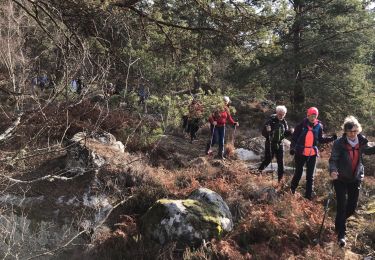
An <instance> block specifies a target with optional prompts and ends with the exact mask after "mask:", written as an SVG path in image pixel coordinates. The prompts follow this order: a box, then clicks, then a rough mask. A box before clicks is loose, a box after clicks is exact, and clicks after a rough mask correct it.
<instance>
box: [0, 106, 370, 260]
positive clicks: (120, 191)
mask: <svg viewBox="0 0 375 260" xmlns="http://www.w3.org/2000/svg"><path fill="white" fill-rule="evenodd" d="M82 107H84V109H86V110H87V111H89V109H87V106H84V105H83V106H82ZM86 110H85V111H86ZM53 111H54V110H53V109H51V113H50V114H47V116H50V115H53V114H54V113H53ZM87 113H89V114H88V116H87V117H90V116H91V114H95V111H94V112H92V111H89V112H87ZM76 114H77V115H82V113H81V112H80V111H77V112H76ZM250 116H251V115H250ZM87 117H85V118H84V119H83V118H80V117H79V116H77V117H76V118H75V121H74V120H72V122H74V125H72V127H71V128H72V130H71V131H72V132H73V133H74V132H76V131H77V129H78V130H79V129H80V128H85V127H87V124H88V123H87V122H88V121H87ZM118 118H126V115H123V116H122V115H120V116H119V115H117V116H113V117H111V118H109V119H108V121H109V122H104V123H105V124H106V125H108V126H110V127H112V126H113V124H110V122H112V121H111V120H118ZM39 120H42V119H40V118H36V119H35V118H32V119H29V121H28V122H29V123H30V122H31V123H33V124H32V125H27V126H24V127H21V128H20V131H21V132H18V133H17V135H18V136H22V135H24V136H27V135H28V134H30V135H31V133H32V132H33V131H32V130H33V129H34V128H36V127H37V126H38V125H40V123H38V122H39ZM54 120H55V121H54V122H59V120H61V119H60V118H58V117H56V118H55V119H54ZM125 121H126V120H123V122H125ZM116 122H117V121H116ZM8 123H9V120H8V121H7V120H5V119H4V120H3V127H2V129H4V128H5V127H4V125H6V124H8ZM55 124H56V127H57V126H58V123H55ZM57 129H60V130H59V131H64V128H61V127H60V128H57ZM61 129H62V130H61ZM109 131H110V132H112V133H113V134H114V135H115V136H116V133H118V132H117V129H112V128H111V129H109ZM68 134H69V131H68ZM247 134H248V132H247V131H245V129H244V130H242V129H241V128H239V129H237V131H236V136H235V139H236V140H235V144H236V146H237V148H238V146H239V144H240V143H241V141H242V140H243V139H246V136H247ZM209 136H210V133H209V130H208V127H207V126H206V127H204V128H203V129H202V130H200V132H199V136H198V139H197V140H196V141H194V142H193V143H192V144H191V143H190V142H189V138H188V137H186V136H185V135H184V134H182V133H181V132H180V133H176V132H174V133H169V134H165V135H163V136H161V138H160V139H159V140H158V142H157V143H156V144H155V145H154V146H153V147H152V148H150V149H149V150H147V152H141V151H138V152H137V153H135V154H133V155H129V156H139V157H141V158H142V161H141V162H140V163H138V164H135V165H136V166H134V167H138V169H137V172H138V173H139V172H142V177H139V174H138V175H132V173H131V172H130V173H129V171H128V170H125V167H123V166H121V165H120V164H119V165H108V166H107V167H105V168H104V169H101V170H100V171H99V172H96V173H93V172H88V173H86V174H83V175H79V176H69V175H63V176H65V177H74V178H73V179H72V180H70V181H66V180H51V179H44V180H42V181H35V182H34V181H32V180H35V179H40V178H43V177H45V176H48V175H50V174H51V173H63V172H64V171H65V170H66V153H65V152H64V151H61V152H58V153H51V154H49V155H48V156H40V157H37V159H36V158H35V159H25V160H18V161H17V163H15V164H12V165H10V164H7V163H4V162H2V163H1V172H2V176H8V177H12V178H14V179H17V180H20V181H23V182H18V183H14V182H12V181H11V180H9V179H4V178H3V177H2V179H1V182H0V189H1V191H2V192H1V193H0V195H1V196H0V197H1V199H2V200H1V203H4V202H5V199H4V198H8V200H7V202H8V203H9V201H12V200H9V198H11V197H10V196H13V197H12V199H13V205H15V207H13V209H15V210H16V211H18V212H22V214H25V215H27V217H28V218H29V219H33V220H34V221H37V222H38V223H41V221H48V222H51V223H54V225H66V224H67V223H71V227H73V229H76V230H77V232H78V231H80V230H82V229H83V228H84V225H83V224H82V221H81V220H82V219H84V216H86V215H95V216H98V213H103V212H104V213H108V212H110V216H109V217H108V218H107V220H106V222H105V223H103V225H102V227H101V228H100V229H98V230H93V231H92V232H91V233H90V232H88V233H85V234H84V235H85V236H84V237H81V239H82V240H80V242H79V243H78V242H76V243H70V244H69V246H63V247H62V246H60V247H58V246H57V247H56V250H55V251H54V252H58V253H56V254H55V258H56V257H57V259H156V258H159V259H364V258H365V257H372V258H366V259H373V258H374V257H375V244H374V241H375V225H374V221H375V219H374V216H375V212H374V203H373V202H374V198H375V178H374V177H371V176H366V179H365V181H364V183H363V187H362V190H361V195H360V202H359V208H358V212H357V214H356V215H355V216H354V217H351V218H350V219H349V220H348V245H347V246H346V247H345V248H343V249H341V248H339V247H338V246H337V243H336V237H335V233H334V225H333V218H334V214H335V200H333V201H332V202H331V203H330V205H329V211H328V216H327V219H326V221H325V223H324V229H323V232H322V235H321V238H320V244H316V243H315V240H316V238H317V236H318V232H319V229H320V225H321V223H322V219H323V215H324V205H325V202H326V200H327V197H328V193H329V189H330V187H329V179H328V172H327V170H326V168H325V167H326V166H327V163H328V158H329V151H330V147H326V148H325V149H323V152H322V154H321V158H320V159H319V167H320V168H322V169H323V170H322V171H317V173H316V178H315V192H316V196H315V197H314V199H313V200H312V201H309V200H306V199H304V198H303V194H304V186H305V181H304V180H301V183H300V185H299V188H298V189H297V193H296V194H295V195H292V194H291V193H290V192H289V184H290V180H291V176H292V175H291V173H289V174H286V176H285V180H284V182H283V183H282V185H277V182H276V180H275V178H274V177H275V176H276V174H273V173H272V172H264V173H263V174H259V173H258V172H257V171H254V170H253V169H251V167H250V165H249V162H246V161H242V160H240V159H238V158H237V157H236V156H234V155H233V153H231V154H229V156H228V159H226V160H224V161H222V160H218V159H216V158H215V157H214V155H216V151H217V146H214V147H213V151H214V153H213V156H206V155H205V154H204V150H205V146H206V143H207V141H208V140H209ZM227 136H228V138H229V140H228V144H230V143H231V142H232V139H233V129H229V130H228V133H227ZM116 137H117V136H116ZM17 144H18V142H13V143H8V144H3V146H2V149H1V152H0V156H1V158H5V157H6V156H8V153H9V151H10V150H11V148H12V146H14V149H15V150H16V148H15V147H16V146H17ZM229 148H231V146H230V145H229ZM252 163H259V161H258V162H252ZM286 164H288V165H292V163H291V158H290V156H289V155H286ZM20 169H23V170H22V171H20ZM126 169H127V168H126ZM137 178H138V179H139V180H141V181H138V179H137ZM199 187H206V188H209V189H211V190H214V191H215V192H217V193H219V194H220V195H221V196H222V197H223V199H224V200H225V201H226V202H227V204H228V206H229V208H230V210H231V212H232V215H233V219H234V223H235V225H234V230H233V231H232V232H230V233H228V234H226V235H225V236H224V237H223V238H222V239H221V240H218V239H213V240H211V241H209V242H208V243H205V244H203V245H202V246H200V247H198V248H190V247H184V248H179V247H178V246H177V245H176V243H173V242H172V243H169V244H167V245H158V244H156V243H155V242H153V241H146V240H145V239H144V238H143V236H142V234H141V233H140V229H139V225H140V223H139V220H140V217H141V216H142V215H143V214H144V213H145V212H146V211H147V209H148V208H149V207H150V206H151V205H152V204H153V203H154V202H155V201H156V200H157V199H160V198H165V197H168V198H176V199H183V198H186V197H187V196H188V195H189V194H190V193H191V192H192V191H193V190H195V189H197V188H199ZM93 194H94V195H95V196H93ZM89 195H91V198H88V197H87V196H89ZM104 195H105V196H104ZM128 195H129V197H131V199H130V200H129V201H128V202H126V203H123V204H121V205H120V206H119V207H117V208H113V210H108V209H112V207H110V208H106V207H107V206H108V205H114V204H116V203H118V202H119V201H120V200H121V199H122V198H123V197H126V196H128ZM7 196H8V197H7ZM85 196H86V197H85ZM17 198H19V200H17ZM85 198H86V199H85ZM28 199H29V200H28ZM85 200H86V201H85ZM21 202H22V203H21ZM28 202H30V203H29V204H28ZM94 202H97V205H99V206H100V207H99V206H98V207H96V206H97V205H94V206H92V204H93V203H94ZM87 204H90V205H91V207H84V205H87ZM8 205H9V204H8ZM17 205H23V206H22V207H17ZM3 206H4V205H3ZM4 207H5V206H4ZM19 209H22V210H21V211H20V210H19ZM104 209H105V210H104ZM4 212H5V211H4ZM71 229H72V228H71ZM61 236H63V235H61ZM64 236H65V233H64ZM69 238H71V237H69ZM66 241H69V239H67V240H65V242H66ZM65 242H64V243H65ZM64 243H62V244H64ZM54 247H55V245H53V246H52V245H50V248H54ZM77 248H79V249H80V250H77ZM49 250H50V249H49ZM36 252H38V253H40V252H48V250H44V249H39V250H37V251H36ZM36 252H30V254H31V255H32V254H34V255H35V253H36ZM46 255H47V254H46ZM47 258H48V257H47Z"/></svg>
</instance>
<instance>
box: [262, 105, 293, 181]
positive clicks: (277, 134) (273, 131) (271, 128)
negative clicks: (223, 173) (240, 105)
mask: <svg viewBox="0 0 375 260" xmlns="http://www.w3.org/2000/svg"><path fill="white" fill-rule="evenodd" d="M286 112H287V109H286V107H285V106H277V107H276V114H273V115H271V116H270V118H269V119H268V120H267V121H266V123H265V124H264V127H263V130H262V135H263V136H264V137H265V138H266V142H265V147H264V160H263V161H262V163H261V165H260V166H259V168H258V170H259V171H263V170H264V168H266V167H267V166H268V165H269V164H270V162H271V161H272V158H273V157H274V156H276V160H277V179H278V182H279V183H280V182H281V180H282V178H283V175H284V144H283V142H282V141H283V139H284V138H285V137H288V136H290V135H292V134H293V131H294V129H293V128H292V129H289V126H288V123H287V121H286V120H285V115H286Z"/></svg>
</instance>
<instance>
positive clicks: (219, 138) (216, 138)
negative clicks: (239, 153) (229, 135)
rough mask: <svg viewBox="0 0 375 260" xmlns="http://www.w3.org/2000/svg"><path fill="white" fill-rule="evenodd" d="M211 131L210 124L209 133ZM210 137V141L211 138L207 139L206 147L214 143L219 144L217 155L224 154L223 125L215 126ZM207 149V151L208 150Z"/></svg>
mask: <svg viewBox="0 0 375 260" xmlns="http://www.w3.org/2000/svg"><path fill="white" fill-rule="evenodd" d="M212 131H213V125H211V134H212ZM211 138H212V143H211V139H210V140H209V141H208V144H207V148H208V149H209V147H210V146H211V147H212V146H214V144H216V143H218V144H219V151H218V155H219V156H224V138H225V126H215V130H214V133H213V136H211ZM208 149H207V151H208Z"/></svg>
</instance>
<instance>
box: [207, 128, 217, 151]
mask: <svg viewBox="0 0 375 260" xmlns="http://www.w3.org/2000/svg"><path fill="white" fill-rule="evenodd" d="M213 126H214V127H212V133H211V141H210V147H209V148H208V151H207V153H208V155H211V154H212V150H211V147H212V142H213V141H214V134H215V126H216V125H213Z"/></svg>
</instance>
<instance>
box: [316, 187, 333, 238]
mask: <svg viewBox="0 0 375 260" xmlns="http://www.w3.org/2000/svg"><path fill="white" fill-rule="evenodd" d="M330 186H331V188H330V191H329V193H328V198H327V202H326V205H325V206H324V215H323V221H322V224H321V225H320V229H319V232H318V235H317V238H316V239H314V242H315V243H316V244H319V243H320V237H321V236H322V231H323V226H324V221H325V219H326V215H327V212H328V206H329V202H330V201H331V199H332V198H333V181H331V185H330Z"/></svg>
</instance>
